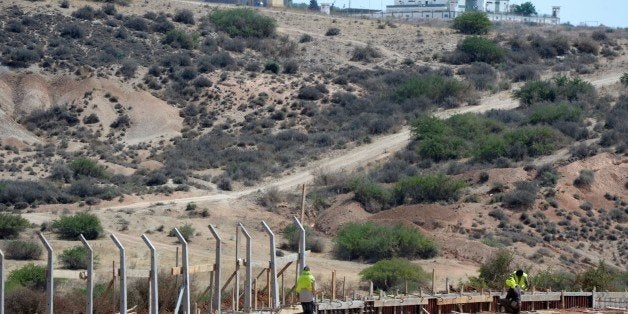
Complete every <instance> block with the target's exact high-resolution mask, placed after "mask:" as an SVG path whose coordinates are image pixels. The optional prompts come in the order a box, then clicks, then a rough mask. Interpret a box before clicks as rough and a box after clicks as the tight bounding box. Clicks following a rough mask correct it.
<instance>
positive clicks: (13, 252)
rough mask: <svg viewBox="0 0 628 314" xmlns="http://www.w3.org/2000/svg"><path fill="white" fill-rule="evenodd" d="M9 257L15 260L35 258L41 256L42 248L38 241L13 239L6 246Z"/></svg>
mask: <svg viewBox="0 0 628 314" xmlns="http://www.w3.org/2000/svg"><path fill="white" fill-rule="evenodd" d="M4 249H5V253H6V254H7V258H9V259H15V260H33V259H39V257H41V253H42V248H41V246H40V245H39V243H37V242H33V241H24V240H12V241H9V242H8V243H7V244H6V246H5V248H4Z"/></svg>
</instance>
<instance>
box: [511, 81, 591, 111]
mask: <svg viewBox="0 0 628 314" xmlns="http://www.w3.org/2000/svg"><path fill="white" fill-rule="evenodd" d="M595 96H596V92H595V87H593V85H592V84H591V83H589V82H586V81H584V80H582V79H580V78H578V77H572V78H570V77H567V76H557V77H555V78H553V79H551V80H545V81H530V82H526V84H525V85H524V86H522V87H521V88H520V89H519V90H517V91H515V92H514V93H513V97H514V98H516V99H519V101H520V102H521V104H522V105H524V106H529V105H532V104H535V103H540V102H555V101H567V102H576V101H586V100H590V99H591V98H593V97H595Z"/></svg>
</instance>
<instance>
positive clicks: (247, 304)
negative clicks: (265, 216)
mask: <svg viewBox="0 0 628 314" xmlns="http://www.w3.org/2000/svg"><path fill="white" fill-rule="evenodd" d="M238 225H239V226H240V230H242V234H244V237H245V238H246V264H245V265H246V274H245V275H244V312H245V313H249V312H251V309H252V304H251V293H252V291H253V260H252V258H251V257H252V256H253V252H252V251H253V249H252V247H251V235H250V234H249V232H248V231H246V229H245V228H244V226H243V225H242V224H241V223H239V224H238Z"/></svg>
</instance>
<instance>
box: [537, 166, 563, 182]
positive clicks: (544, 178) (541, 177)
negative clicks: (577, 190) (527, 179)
mask: <svg viewBox="0 0 628 314" xmlns="http://www.w3.org/2000/svg"><path fill="white" fill-rule="evenodd" d="M558 175H559V174H558V171H557V170H556V169H554V167H552V165H550V164H545V165H541V166H540V167H539V168H538V169H537V170H536V177H535V179H536V180H537V181H539V182H540V185H541V186H555V185H556V182H558Z"/></svg>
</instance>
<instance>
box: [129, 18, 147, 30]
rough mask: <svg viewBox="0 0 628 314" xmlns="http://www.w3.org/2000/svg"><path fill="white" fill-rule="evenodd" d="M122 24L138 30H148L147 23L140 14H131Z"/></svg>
mask: <svg viewBox="0 0 628 314" xmlns="http://www.w3.org/2000/svg"><path fill="white" fill-rule="evenodd" d="M124 26H126V27H128V28H129V29H132V30H134V31H138V32H146V31H148V24H147V23H146V20H145V19H144V18H143V17H141V16H131V17H129V18H127V19H126V20H125V21H124Z"/></svg>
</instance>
